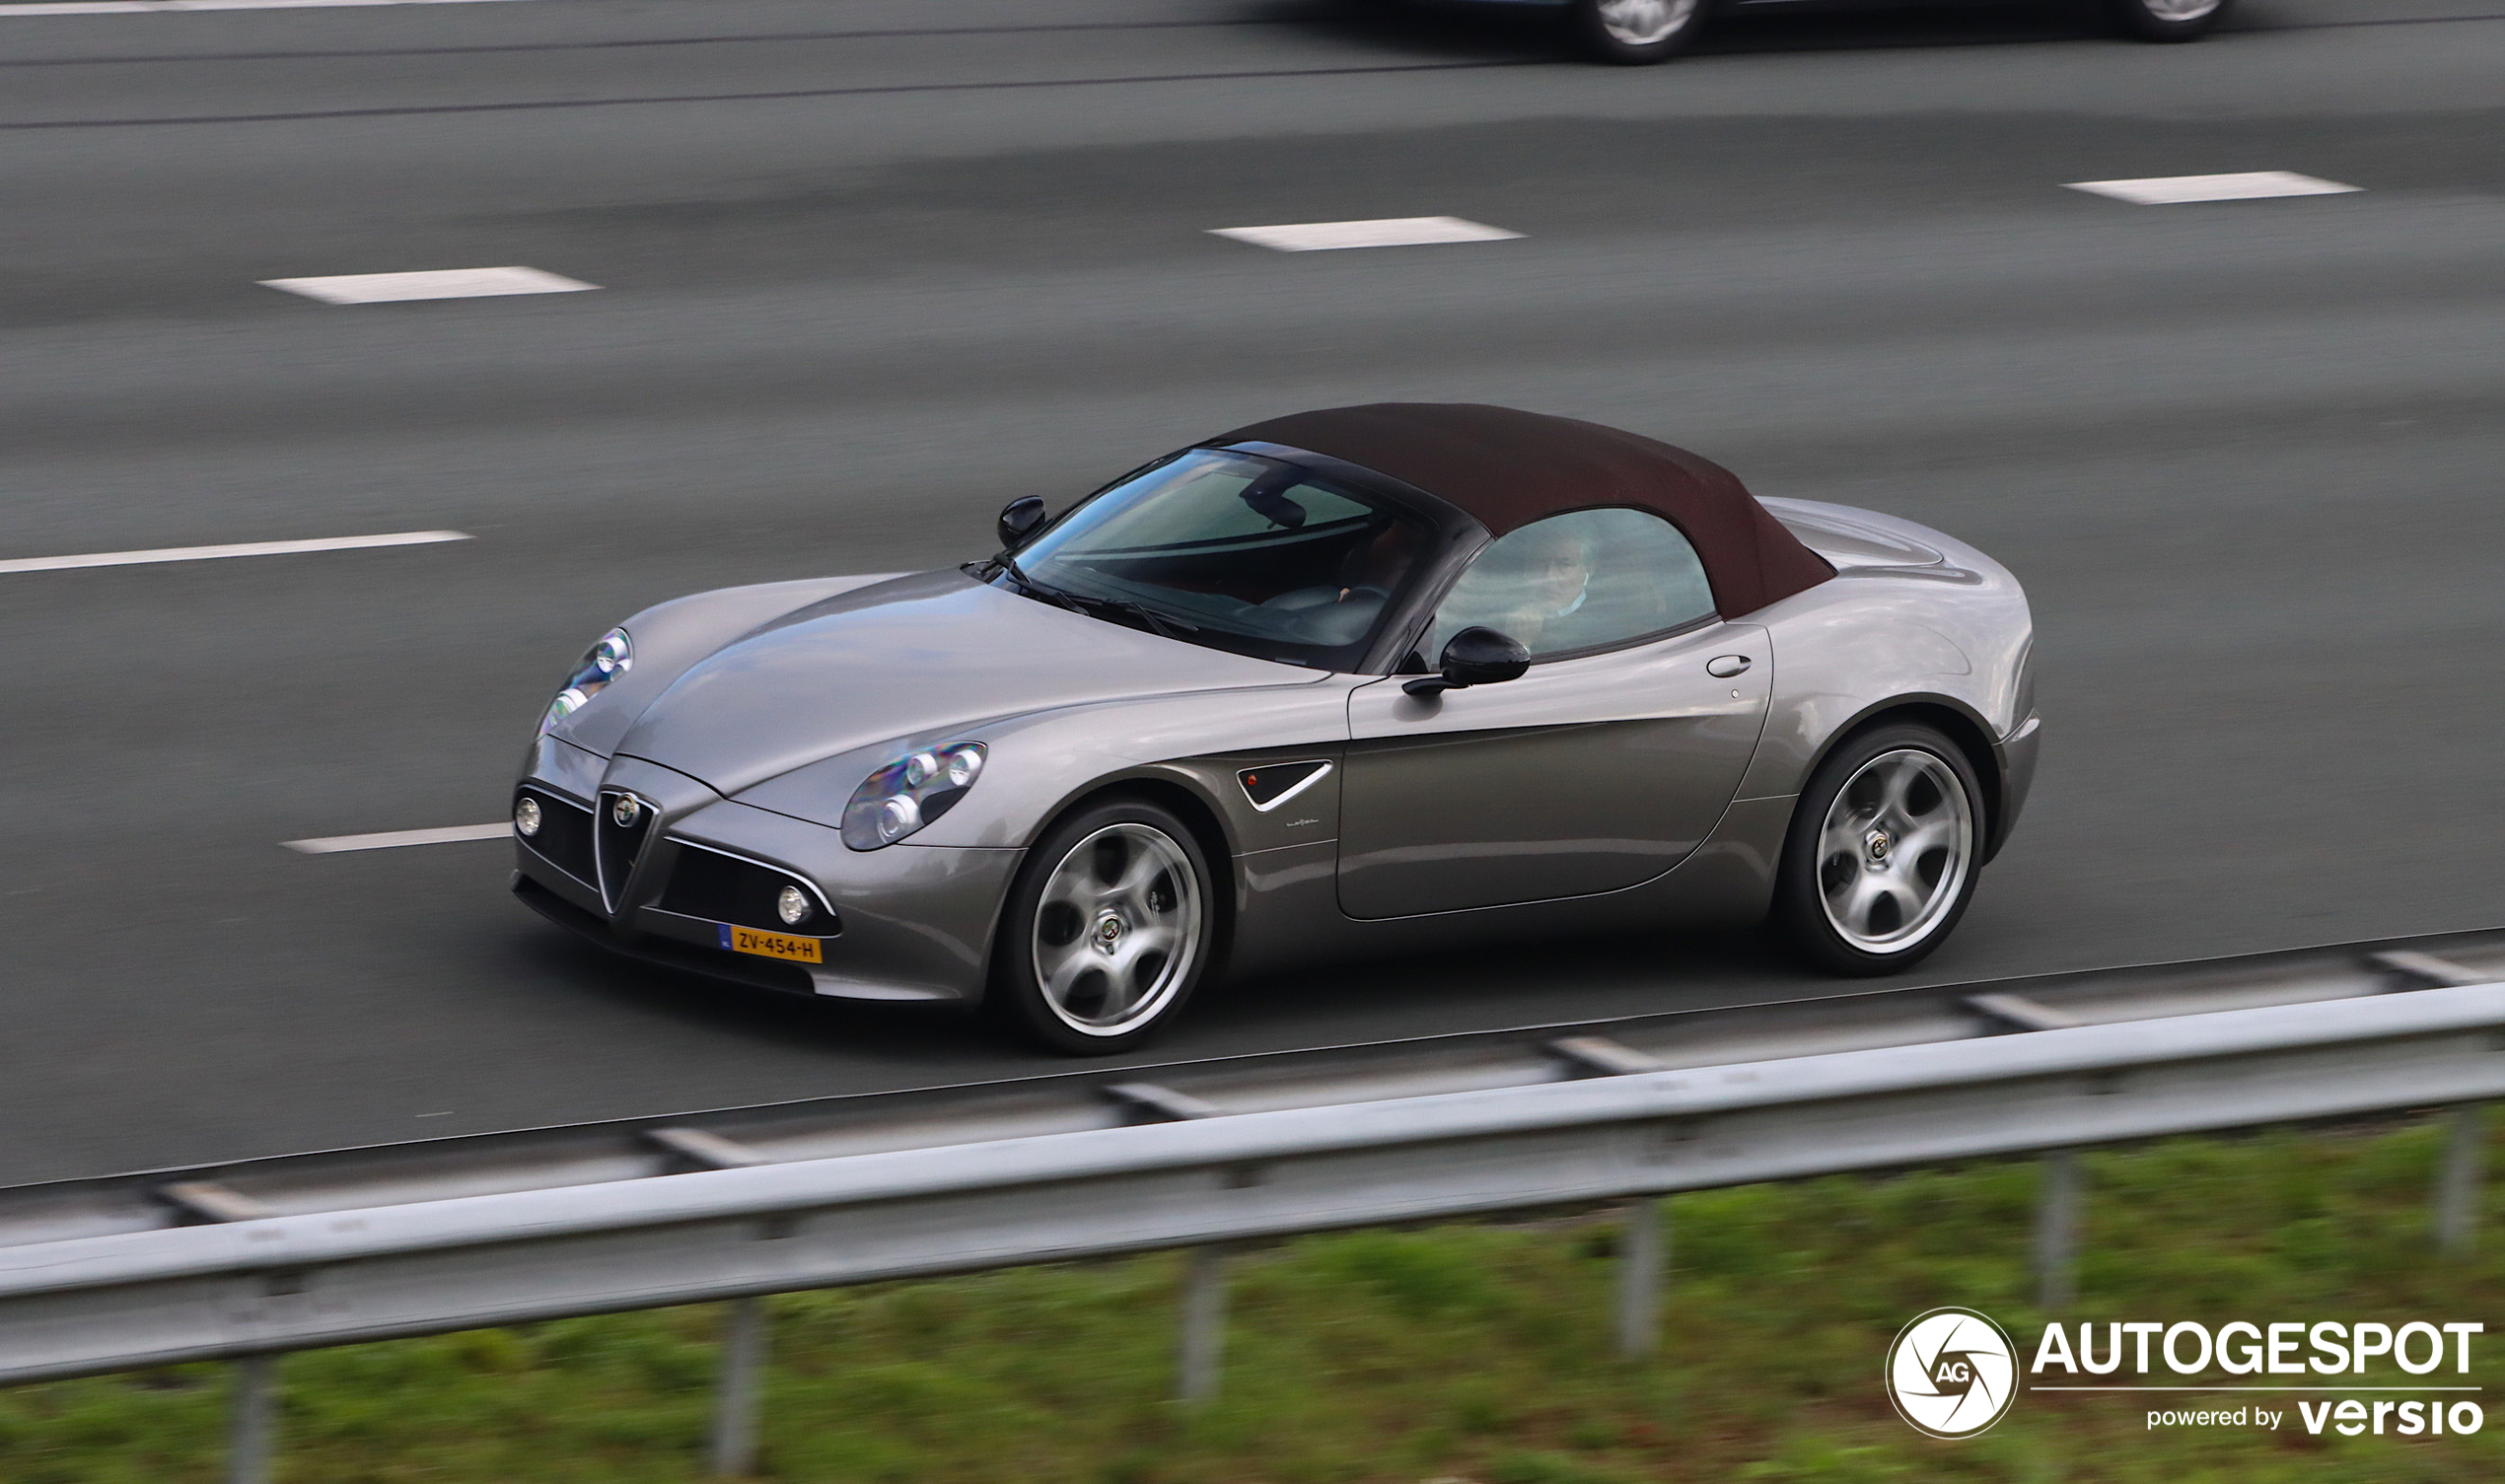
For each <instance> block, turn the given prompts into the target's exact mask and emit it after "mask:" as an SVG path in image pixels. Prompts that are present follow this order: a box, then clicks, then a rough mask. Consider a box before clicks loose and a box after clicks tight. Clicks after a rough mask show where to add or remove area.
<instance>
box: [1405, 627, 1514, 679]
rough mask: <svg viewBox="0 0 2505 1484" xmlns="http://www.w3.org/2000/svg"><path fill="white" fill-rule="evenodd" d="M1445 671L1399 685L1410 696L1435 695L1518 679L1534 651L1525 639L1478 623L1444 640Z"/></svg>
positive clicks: (1443, 661)
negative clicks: (1512, 636) (1524, 646)
mask: <svg viewBox="0 0 2505 1484" xmlns="http://www.w3.org/2000/svg"><path fill="white" fill-rule="evenodd" d="M1441 664H1442V666H1443V671H1444V672H1443V673H1442V674H1436V675H1420V676H1418V677H1417V678H1416V679H1414V680H1410V681H1408V682H1406V683H1404V684H1403V685H1402V686H1401V687H1400V688H1401V689H1402V690H1405V691H1407V692H1408V693H1409V694H1411V695H1434V694H1436V693H1437V692H1439V691H1445V690H1466V689H1467V688H1468V687H1470V686H1472V685H1494V684H1496V683H1498V682H1500V681H1504V680H1514V679H1519V678H1521V676H1522V672H1523V671H1526V670H1529V669H1530V668H1531V651H1529V650H1527V649H1525V648H1523V646H1522V641H1521V640H1519V639H1513V638H1509V637H1507V636H1506V635H1503V634H1500V633H1497V632H1496V631H1495V630H1494V629H1491V628H1481V627H1479V626H1477V625H1475V624H1473V625H1471V626H1470V627H1468V628H1466V629H1464V630H1462V631H1461V632H1460V633H1458V634H1455V635H1454V636H1453V637H1452V638H1450V639H1448V640H1446V641H1445V642H1444V658H1443V660H1442V662H1441Z"/></svg>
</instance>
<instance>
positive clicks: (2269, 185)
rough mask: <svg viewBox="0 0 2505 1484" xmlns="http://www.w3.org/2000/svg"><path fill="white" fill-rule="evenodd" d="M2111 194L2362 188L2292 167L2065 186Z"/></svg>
mask: <svg viewBox="0 0 2505 1484" xmlns="http://www.w3.org/2000/svg"><path fill="white" fill-rule="evenodd" d="M2065 188H2067V189H2070V190H2084V191H2086V192H2088V193H2089V194H2090V195H2097V196H2111V197H2112V198H2113V199H2114V200H2117V201H2128V202H2130V203H2131V204H2133V205H2135V206H2173V205H2176V204H2178V203H2180V202H2183V201H2259V200H2266V199H2268V198H2269V197H2271V196H2336V195H2345V194H2346V193H2348V192H2350V191H2353V190H2359V189H2362V188H2363V187H2361V186H2356V185H2342V184H2341V183H2339V182H2338V181H2337V180H2322V179H2317V178H2315V177H2312V176H2300V175H2298V174H2297V173H2296V172H2294V171H2292V170H2249V171H2244V172H2242V173H2240V174H2237V175H2232V176H2150V177H2146V178H2145V179H2139V180H2072V181H2070V182H2069V183H2068V185H2067V186H2066V187H2065Z"/></svg>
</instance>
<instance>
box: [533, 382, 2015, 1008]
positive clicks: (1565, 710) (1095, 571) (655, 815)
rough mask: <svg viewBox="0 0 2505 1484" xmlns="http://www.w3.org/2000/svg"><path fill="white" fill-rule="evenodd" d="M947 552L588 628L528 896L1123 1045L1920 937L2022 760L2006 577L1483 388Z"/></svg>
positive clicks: (655, 946)
mask: <svg viewBox="0 0 2505 1484" xmlns="http://www.w3.org/2000/svg"><path fill="white" fill-rule="evenodd" d="M998 536H999V549H998V551H997V552H996V553H994V554H993V555H991V556H990V557H988V558H986V559H983V560H979V561H973V562H968V563H967V564H966V565H965V566H963V567H951V568H944V569H942V570H939V571H932V572H917V573H909V574H902V575H895V574H889V575H879V576H844V577H823V578H812V579H807V580H804V581H798V582H778V583H769V584H765V585H762V586H754V587H742V588H731V589H726V590H723V591H719V592H712V593H703V594H698V595H696V596H694V597H691V598H682V599H679V600H677V601H671V602H665V603H662V604H660V605H659V606H656V607H653V608H649V609H647V610H645V611H644V612H641V613H638V614H635V615H634V616H633V617H630V618H628V619H627V620H626V621H625V622H624V623H622V624H620V625H619V626H618V627H616V628H614V629H611V630H609V631H608V633H607V634H606V635H604V636H602V637H601V639H600V640H599V641H598V642H597V643H595V644H594V645H593V646H592V648H591V650H590V651H589V653H587V654H586V655H585V656H584V658H583V660H582V661H581V663H580V664H579V665H578V666H577V667H576V668H575V669H574V671H572V672H571V673H570V674H569V675H568V676H567V677H566V679H565V681H564V683H563V685H562V687H561V689H560V691H559V693H558V695H557V696H556V698H555V699H554V700H553V701H552V702H551V703H550V704H549V705H548V707H547V710H546V712H545V714H544V716H543V717H542V719H541V721H540V723H539V727H538V733H537V737H536V738H535V739H534V740H533V742H532V745H531V748H530V752H529V756H528V759H527V761H526V763H525V765H524V768H523V773H522V777H521V779H520V781H519V783H518V784H517V785H516V787H515V790H514V794H513V826H514V836H515V846H516V850H517V856H518V864H519V871H518V872H517V874H516V877H515V890H516V891H517V893H519V894H520V895H521V896H522V897H523V898H524V899H525V900H526V901H527V902H529V903H530V904H531V905H532V906H534V907H536V908H537V909H538V910H539V911H540V912H542V913H543V914H545V915H546V916H548V917H549V918H551V919H553V920H555V921H556V922H558V923H560V924H563V925H565V926H567V927H570V928H573V929H575V930H577V931H578V932H580V933H582V934H584V935H586V936H587V937H589V938H591V939H592V940H594V941H596V942H598V943H599V944H601V945H603V946H605V947H607V948H608V949H610V950H614V951H617V952H621V953H625V954H634V955H638V956H641V957H644V958H647V959H653V960H658V961H661V962H664V963H668V964H672V965H676V966H678V967H680V968H684V969H690V970H694V971H697V972H700V973H704V974H709V975H713V976H715V977H717V978H724V979H731V980H736V981H740V982H742V983H746V984H749V985H752V986H757V987H762V988H768V989H778V990H785V991H790V992H794V993H801V994H816V995H827V996H834V997H838V998H849V999H871V1000H926V1001H942V1002H957V1003H960V1004H969V1005H977V1006H980V1007H981V1008H983V1009H984V1010H986V1011H988V1012H990V1013H993V1014H995V1015H997V1016H999V1017H1001V1018H1003V1019H1004V1020H1005V1021H1007V1022H1008V1023H1009V1024H1011V1025H1015V1026H1017V1027H1018V1028H1020V1029H1022V1030H1023V1031H1024V1032H1025V1033H1026V1034H1027V1035H1029V1036H1031V1037H1033V1038H1035V1039H1037V1040H1038V1041H1040V1042H1042V1043H1043V1044H1045V1045H1047V1046H1050V1047H1053V1048H1056V1049H1059V1050H1063V1051H1069V1052H1081V1053H1084V1052H1107V1051H1114V1050H1119V1049H1122V1048H1125V1047H1128V1046H1131V1045H1134V1044H1136V1043H1137V1042H1139V1041H1141V1040H1142V1039H1144V1038H1146V1037H1147V1036H1149V1035H1151V1034H1152V1033H1154V1032H1155V1031H1156V1030H1157V1029H1158V1028H1159V1027H1160V1026H1163V1025H1169V1024H1171V1023H1172V1022H1173V1020H1174V1018H1175V1017H1176V1015H1177V1014H1178V1013H1179V1012H1181V1010H1182V1008H1183V1006H1184V1004H1185V1003H1186V1002H1187V1001H1188V1000H1189V999H1190V997H1191V995H1192V992H1193V990H1194V988H1195V987H1196V986H1198V985H1200V984H1203V983H1206V982H1208V981H1209V980H1210V979H1211V977H1212V976H1213V975H1217V974H1220V973H1225V974H1230V975H1238V976H1253V975H1260V974H1269V973H1276V972H1279V971H1281V970H1286V969H1290V968H1294V967H1297V966H1300V965H1308V964H1314V963H1318V962H1324V961H1328V960H1332V959H1346V958H1356V957H1365V956H1380V955H1386V954H1402V953H1412V952H1421V951H1431V950H1441V949H1449V948H1452V947H1455V946H1457V945H1465V944H1470V943H1476V942H1487V941H1492V940H1498V939H1524V938H1533V937H1539V938H1550V939H1560V940H1562V939H1570V938H1572V937H1575V936H1578V935H1590V934H1599V933H1612V934H1620V935H1628V934H1633V935H1641V936H1643V937H1644V938H1645V939H1646V940H1647V941H1654V942H1658V943H1660V944H1661V945H1662V953H1663V954H1664V957H1665V959H1666V960H1668V961H1669V962H1670V963H1675V962H1676V956H1677V952H1678V951H1677V947H1676V945H1677V943H1678V941H1679V937H1680V935H1681V934H1682V933H1686V932H1692V931H1694V930H1696V929H1698V928H1700V927H1702V926H1704V925H1708V924H1713V923H1750V922H1756V921H1765V922H1768V923H1770V924H1771V926H1772V929H1773V931H1774V932H1775V933H1776V934H1777V935H1778V936H1779V937H1780V938H1781V939H1782V941H1783V942H1784V943H1786V944H1787V945H1788V947H1789V948H1790V949H1791V950H1792V951H1794V952H1795V953H1796V954H1798V955H1799V956H1801V957H1802V958H1804V959H1805V960H1807V961H1808V962H1809V963H1810V964H1812V965H1814V966H1816V967H1818V968H1820V969H1823V970H1825V971H1827V972H1831V973H1835V974H1848V975H1865V974H1885V973H1890V972H1893V971H1896V970H1898V969H1902V968H1905V967H1907V966H1909V965H1911V964H1912V963H1914V962H1915V961H1917V960H1919V959H1920V958H1922V957H1923V956H1924V955H1926V954H1930V953H1931V952H1932V951H1933V950H1934V949H1936V948H1938V947H1939V945H1940V943H1941V941H1942V940H1944V939H1945V938H1947V937H1948V936H1949V934H1950V933H1951V932H1952V931H1953V930H1954V929H1955V928H1956V926H1957V923H1958V919H1959V918H1960V916H1961V915H1963V914H1964V912H1965V911H1966V908H1967V904H1968V902H1969V901H1970V900H1971V899H1972V897H1973V894H1974V890H1975V885H1976V883H1977V881H1978V879H1979V877H1980V874H1981V872H1982V869H1983V867H1984V865H1985V864H1986V863H1987V862H1988V861H1990V860H1991V858H1992V856H1993V854H1994V853H1995V852H1996V851H1997V850H1998V849H1999V848H2000V846H2001V844H2002V842H2003V841H2005V840H2006V839H2008V837H2009V833H2010V830H2011V828H2012V826H2013V825H2014V824H2015V823H2016V822H2017V819H2018V815H2019V811H2020V809H2021V807H2022V806H2023V805H2024V804H2025V802H2026V799H2027V792H2028V787H2029V784H2030V782H2031V780H2032V778H2033V775H2034V772H2035V765H2036V753H2037V742H2038V731H2039V724H2038V718H2037V715H2036V710H2035V699H2034V684H2033V676H2032V671H2031V665H2030V646H2031V641H2032V628H2031V623H2030V619H2029V615H2028V609H2027V600H2026V596H2025V594H2024V593H2023V592H2022V591H2021V590H2020V587H2019V585H2018V583H2017V581H2016V580H2015V579H2014V578H2012V577H2011V576H2010V574H2009V573H2008V572H2007V571H2005V570H2003V569H2002V568H2001V567H2000V566H1999V565H1998V564H1997V563H1995V562H1993V561H1992V560H1991V559H1990V558H1989V557H1986V556H1985V555H1983V554H1982V553H1981V552H1979V551H1977V550H1975V549H1973V548H1972V547H1971V546H1968V545H1966V544H1964V543H1963V542H1960V541H1958V540H1956V539H1955V538H1953V537H1950V536H1947V535H1943V534H1941V533H1940V532H1938V531H1936V530H1927V529H1925V528H1923V527H1920V526H1917V525H1914V524H1912V523H1910V522H1906V521H1902V520H1898V519H1896V518H1894V517H1890V516H1885V515H1878V514H1873V513H1871V512H1869V511H1864V510H1856V509H1850V508H1846V507H1842V506H1836V505H1826V504H1818V503H1813V502H1808V501H1797V500H1779V499H1765V500H1760V499H1758V498H1756V497H1754V496H1753V495H1752V494H1751V493H1750V492H1749V491H1748V489H1747V488H1746V487H1744V486H1743V485H1742V484H1741V482H1740V481H1739V479H1737V478H1736V477H1734V476H1733V475H1732V474H1731V473H1730V472H1729V471H1727V470H1725V469H1723V468H1721V467H1719V466H1718V465H1716V464H1714V463H1711V462H1709V461H1707V460H1706V459H1700V458H1698V457H1696V456H1695V455H1693V454H1689V453H1686V452H1683V451H1682V450H1680V449H1676V448H1672V447H1670V446H1668V445H1666V444H1661V443H1656V442H1654V441H1653V440H1651V439H1648V438H1643V437H1639V436H1637V435H1635V434H1632V433H1624V432H1619V431H1616V430H1614V429H1610V428H1606V427H1602V426H1599V425H1597V424H1593V423H1588V422H1580V421H1575V420H1572V419H1568V418H1562V417H1551V416H1545V415H1541V414H1537V413H1531V412H1521V411H1515V410H1511V409H1507V408H1502V407H1489V406H1471V405H1448V404H1434V403H1385V404H1378V405H1372V406H1360V407H1342V408H1336V409H1332V410H1326V411H1318V412H1305V413H1298V414H1294V415H1291V416H1285V417H1279V418H1275V419H1272V420H1269V421H1266V422H1260V423H1255V424H1253V425H1252V426H1250V427H1245V428H1238V429H1236V430H1235V431H1233V432H1231V433H1226V434H1223V435H1221V436H1219V437H1216V438H1211V439H1206V440H1203V441H1201V442H1199V443H1195V444H1193V445H1192V446H1190V447H1189V448H1186V449H1183V450H1181V451H1180V452H1178V453H1174V454H1169V455H1166V456H1165V457H1163V458H1160V459H1155V460H1153V461H1151V462H1148V463H1145V464H1142V465H1141V466H1140V467H1138V468H1136V469H1134V470H1132V471H1131V472H1129V473H1127V474H1124V475H1122V476H1121V477H1120V478H1118V479H1115V480H1113V481H1112V482H1111V483H1109V484H1108V485H1106V486H1105V487H1104V488H1102V489H1100V490H1098V491H1097V492H1096V493H1094V494H1092V495H1089V496H1087V497H1086V498H1084V499H1074V500H1072V501H1070V502H1068V504H1067V505H1066V507H1065V508H1062V509H1059V510H1057V511H1056V510H1053V509H1051V508H1049V507H1048V506H1047V504H1046V502H1045V501H1043V500H1042V499H1039V498H1036V497H1032V496H1030V497H1027V498H1023V499H1020V500H1018V501H1016V502H1014V503H1013V504H1011V505H1010V506H1009V508H1008V509H1007V510H1005V511H1003V512H1002V513H1001V516H1000V520H999V530H998Z"/></svg>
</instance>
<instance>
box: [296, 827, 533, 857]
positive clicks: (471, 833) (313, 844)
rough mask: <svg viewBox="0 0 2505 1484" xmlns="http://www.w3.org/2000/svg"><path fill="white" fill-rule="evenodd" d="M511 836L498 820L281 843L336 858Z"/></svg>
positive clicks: (510, 831) (331, 836)
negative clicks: (347, 852) (348, 852)
mask: <svg viewBox="0 0 2505 1484" xmlns="http://www.w3.org/2000/svg"><path fill="white" fill-rule="evenodd" d="M512 836H513V826H512V825H510V824H507V823H505V822H504V821H503V820H501V819H499V820H497V821H496V822H495V823H493V824H456V825H454V826H452V827H451V828H450V829H394V830H387V831H385V832H384V833H382V834H379V835H327V836H324V837H323V838H322V839H319V840H282V841H280V842H279V843H280V844H282V845H285V846H286V847H287V848H288V849H290V850H298V851H302V852H304V853H305V854H306V855H337V854H338V853H339V852H340V851H343V850H393V849H396V848H398V847H399V846H402V845H459V844H462V843H464V842H465V841H469V840H505V839H510V838H512Z"/></svg>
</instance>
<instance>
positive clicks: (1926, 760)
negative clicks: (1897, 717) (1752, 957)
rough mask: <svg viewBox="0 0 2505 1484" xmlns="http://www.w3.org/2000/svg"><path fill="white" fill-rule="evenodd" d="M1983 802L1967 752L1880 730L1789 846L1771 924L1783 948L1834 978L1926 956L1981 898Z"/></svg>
mask: <svg viewBox="0 0 2505 1484" xmlns="http://www.w3.org/2000/svg"><path fill="white" fill-rule="evenodd" d="M1982 797H1983V791H1982V787H1981V785H1980V784H1979V783H1978V782H1977V781H1976V779H1975V776H1974V767H1973V764H1972V763H1970V762H1968V760H1967V757H1966V754H1965V752H1964V751H1962V750H1961V749H1960V748H1959V747H1958V746H1957V744H1956V743H1954V742H1950V741H1949V740H1948V739H1947V738H1945V737H1942V736H1941V735H1940V734H1939V733H1937V732H1935V731H1933V730H1932V729H1930V728H1928V727H1923V726H1915V725H1906V724H1896V725H1888V726H1882V727H1877V728H1874V729H1872V730H1871V731H1868V732H1865V733H1863V734H1861V735H1860V736H1858V737H1855V738H1852V739H1850V740H1848V741H1847V742H1844V743H1843V745H1841V746H1839V747H1837V748H1836V749H1835V751H1834V752H1833V753H1832V754H1830V755H1829V756H1828V757H1827V758H1826V760H1825V762H1823V763H1821V764H1819V767H1818V771H1817V772H1815V773H1813V774H1811V775H1810V781H1809V786H1808V787H1807V788H1805V789H1803V790H1802V791H1801V798H1800V803H1799V805H1798V806H1797V807H1796V808H1795V809H1794V810H1793V813H1792V830H1791V834H1790V835H1789V837H1788V838H1786V839H1785V840H1784V842H1783V862H1782V868H1781V871H1780V873H1779V874H1778V876H1777V878H1776V882H1775V888H1774V915H1775V922H1776V925H1777V927H1778V928H1779V929H1780V930H1781V932H1782V934H1783V936H1784V939H1785V941H1786V944H1787V946H1788V947H1790V948H1791V949H1792V950H1793V951H1794V952H1795V953H1796V954H1799V955H1800V956H1801V957H1803V958H1805V959H1806V960H1808V962H1809V963H1810V964H1811V965H1812V966H1814V967H1817V968H1821V969H1825V970H1826V971H1827V972H1829V973H1837V974H1856V975H1860V974H1885V973H1893V972H1895V971H1896V970H1897V969H1901V968H1909V967H1911V966H1912V965H1913V964H1915V963H1918V962H1920V961H1921V960H1922V959H1923V958H1925V957H1927V956H1928V955H1929V954H1930V953H1931V951H1932V950H1933V949H1936V948H1938V947H1939V946H1940V944H1941V942H1942V941H1943V940H1945V939H1946V938H1947V937H1948V936H1949V934H1950V933H1951V932H1952V931H1954V930H1955V929H1956V927H1957V921H1958V919H1959V918H1960V917H1963V916H1965V915H1966V904H1967V903H1968V901H1969V900H1971V899H1972V898H1973V895H1974V879H1975V877H1976V875H1977V874H1978V873H1979V872H1980V871H1981V869H1982V864H1983V858H1982V846H1983V840H1984V819H1983V811H1982V805H1981V801H1982Z"/></svg>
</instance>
